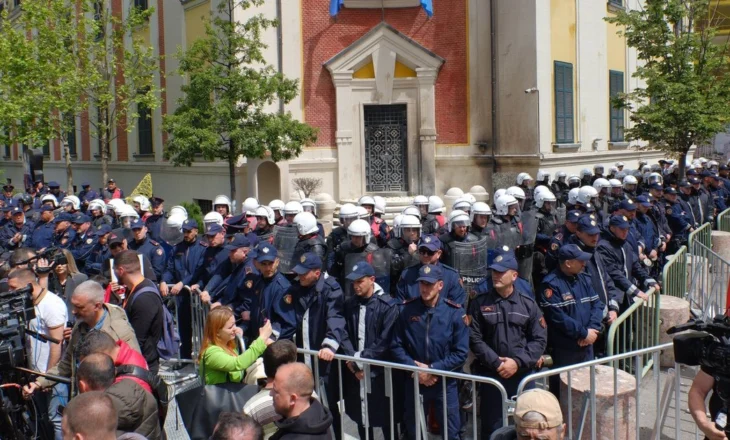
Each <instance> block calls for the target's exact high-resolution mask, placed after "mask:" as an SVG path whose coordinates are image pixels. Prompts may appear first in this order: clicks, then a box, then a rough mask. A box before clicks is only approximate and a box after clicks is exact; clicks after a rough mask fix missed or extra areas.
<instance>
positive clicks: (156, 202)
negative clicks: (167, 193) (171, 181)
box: [150, 197, 165, 206]
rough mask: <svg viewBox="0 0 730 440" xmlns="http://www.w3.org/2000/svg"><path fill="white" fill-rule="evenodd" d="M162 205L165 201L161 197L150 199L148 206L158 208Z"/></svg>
mask: <svg viewBox="0 0 730 440" xmlns="http://www.w3.org/2000/svg"><path fill="white" fill-rule="evenodd" d="M163 203H165V199H163V198H162V197H150V205H152V206H160V205H161V204H163Z"/></svg>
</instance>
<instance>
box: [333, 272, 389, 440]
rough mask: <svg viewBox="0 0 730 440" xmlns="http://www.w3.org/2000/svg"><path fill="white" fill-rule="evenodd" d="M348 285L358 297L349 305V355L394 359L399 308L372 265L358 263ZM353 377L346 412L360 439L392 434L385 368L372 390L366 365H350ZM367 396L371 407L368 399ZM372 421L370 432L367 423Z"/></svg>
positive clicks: (375, 370) (374, 375) (378, 370)
mask: <svg viewBox="0 0 730 440" xmlns="http://www.w3.org/2000/svg"><path fill="white" fill-rule="evenodd" d="M347 282H348V283H352V289H351V290H352V292H353V293H354V295H353V296H352V297H351V298H349V299H347V300H346V301H345V310H344V315H345V321H346V322H347V334H348V337H349V339H350V342H351V343H352V348H353V350H354V351H353V352H351V353H345V354H347V355H348V356H353V357H357V358H363V359H377V360H385V361H387V360H389V359H390V343H391V341H392V334H393V328H394V326H395V322H396V319H398V306H397V305H396V302H395V300H394V299H393V298H392V297H391V296H390V295H387V294H385V292H384V291H383V289H382V288H381V287H380V286H379V285H378V284H377V283H376V282H375V270H374V269H373V267H372V266H371V265H370V264H368V263H358V264H357V267H355V268H354V269H353V270H352V272H350V274H349V275H347ZM347 369H348V370H349V373H350V374H348V373H344V376H345V377H344V387H345V391H346V392H345V408H346V409H347V413H348V415H349V416H350V418H351V419H352V420H353V421H354V422H355V423H357V429H358V432H359V433H360V438H361V439H364V438H366V433H365V431H366V429H367V430H368V435H369V436H368V438H372V439H374V438H375V437H374V435H373V427H382V429H383V433H384V435H385V436H386V437H387V436H388V435H389V433H390V427H391V426H392V424H393V421H392V420H390V412H389V411H385V410H384V409H385V408H387V407H388V400H387V399H388V398H387V397H386V391H385V390H386V384H385V372H384V371H383V368H382V367H371V368H370V369H369V373H370V387H366V386H365V381H364V379H365V377H364V374H365V371H368V370H365V369H364V366H363V365H362V364H358V363H356V362H348V363H347ZM366 394H367V405H366V402H365V397H366V396H365V395H366ZM366 419H367V420H368V422H369V423H368V428H365V426H364V422H365V420H366Z"/></svg>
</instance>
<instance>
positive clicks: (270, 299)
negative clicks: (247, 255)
mask: <svg viewBox="0 0 730 440" xmlns="http://www.w3.org/2000/svg"><path fill="white" fill-rule="evenodd" d="M290 287H291V283H290V282H289V281H288V280H287V279H286V277H285V276H284V275H282V274H281V273H280V272H278V271H277V272H276V274H275V275H274V276H273V277H271V278H264V277H263V275H261V273H259V272H258V271H257V272H256V273H251V274H249V275H248V276H246V278H245V280H244V282H243V285H242V286H239V292H238V293H237V294H236V297H237V298H240V299H241V301H240V302H239V303H238V304H236V308H235V310H234V312H235V313H236V316H239V315H240V314H241V312H251V313H250V316H251V319H250V320H249V321H248V322H244V323H243V326H242V328H243V329H244V334H245V335H246V336H247V337H248V340H249V341H253V340H254V339H256V338H257V337H258V331H259V328H260V327H262V326H263V325H264V320H266V319H271V317H272V316H273V314H274V309H276V313H279V314H281V312H282V307H283V306H284V304H285V303H284V301H283V299H284V295H285V294H286V292H287V291H288V290H289V288H290Z"/></svg>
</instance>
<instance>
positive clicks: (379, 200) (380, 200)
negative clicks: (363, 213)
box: [373, 196, 388, 215]
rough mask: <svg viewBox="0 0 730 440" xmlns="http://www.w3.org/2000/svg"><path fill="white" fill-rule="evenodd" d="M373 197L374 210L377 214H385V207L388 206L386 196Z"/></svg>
mask: <svg viewBox="0 0 730 440" xmlns="http://www.w3.org/2000/svg"><path fill="white" fill-rule="evenodd" d="M373 199H375V207H374V208H373V212H374V213H375V214H380V215H384V214H385V207H386V206H388V205H387V203H386V201H385V197H381V196H373Z"/></svg>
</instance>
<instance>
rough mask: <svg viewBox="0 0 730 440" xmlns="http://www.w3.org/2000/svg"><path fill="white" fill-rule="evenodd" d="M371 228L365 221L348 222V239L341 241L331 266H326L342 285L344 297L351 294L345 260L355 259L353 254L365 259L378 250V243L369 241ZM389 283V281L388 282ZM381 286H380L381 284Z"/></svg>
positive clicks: (386, 287) (388, 289) (388, 288)
mask: <svg viewBox="0 0 730 440" xmlns="http://www.w3.org/2000/svg"><path fill="white" fill-rule="evenodd" d="M370 233H371V228H370V225H369V224H368V222H367V221H365V220H362V219H357V220H355V221H353V222H352V223H350V226H348V227H347V235H348V237H349V240H348V241H346V242H344V243H342V244H341V245H340V247H339V249H338V250H337V251H336V254H335V258H334V262H333V265H332V267H328V268H327V272H328V273H329V274H330V275H332V276H333V277H335V278H337V281H338V282H339V283H340V286H344V288H343V290H344V292H345V298H346V299H347V298H349V297H350V296H351V294H352V292H351V291H350V285H349V284H350V283H347V281H346V279H345V276H346V275H347V272H348V270H349V269H351V267H347V260H349V261H355V260H356V259H357V258H355V257H354V256H355V255H359V256H361V257H362V258H361V260H362V261H365V260H366V259H367V258H368V256H369V255H371V254H372V253H373V252H376V251H377V250H378V245H377V244H375V243H372V242H371V241H370ZM389 284H390V283H389ZM381 287H382V286H381ZM385 289H387V290H386V292H389V291H390V285H388V286H385Z"/></svg>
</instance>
